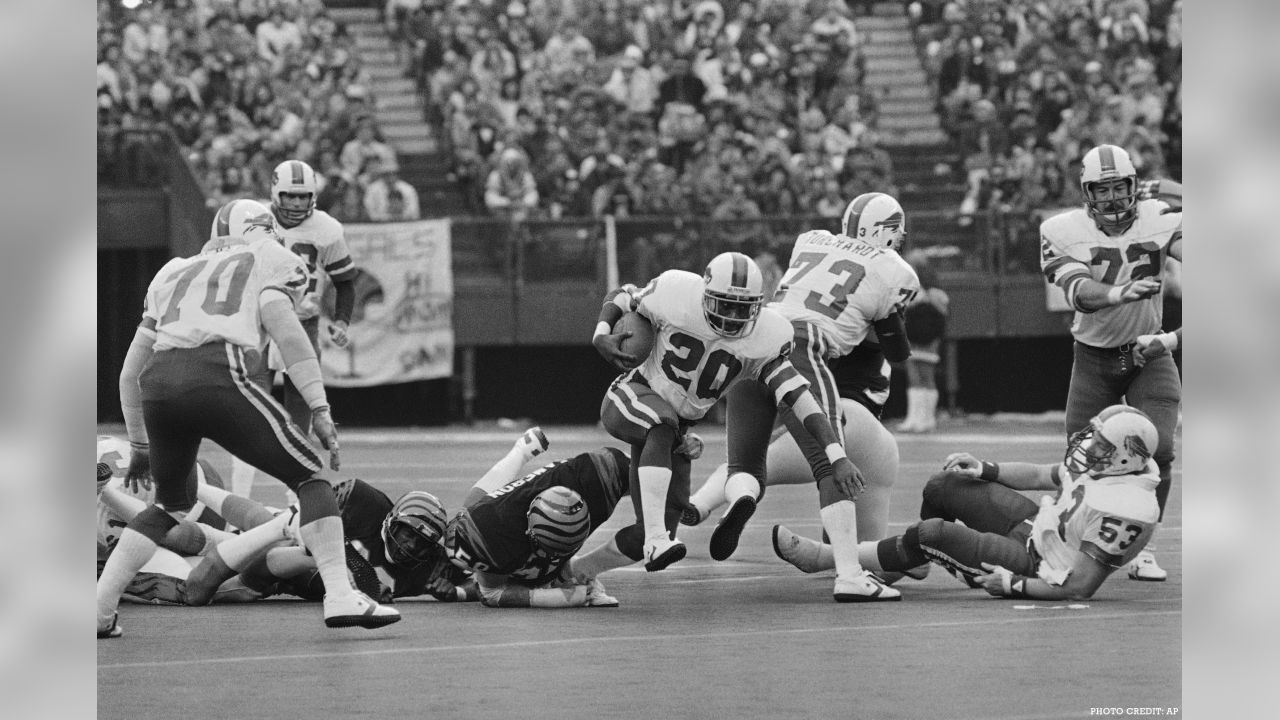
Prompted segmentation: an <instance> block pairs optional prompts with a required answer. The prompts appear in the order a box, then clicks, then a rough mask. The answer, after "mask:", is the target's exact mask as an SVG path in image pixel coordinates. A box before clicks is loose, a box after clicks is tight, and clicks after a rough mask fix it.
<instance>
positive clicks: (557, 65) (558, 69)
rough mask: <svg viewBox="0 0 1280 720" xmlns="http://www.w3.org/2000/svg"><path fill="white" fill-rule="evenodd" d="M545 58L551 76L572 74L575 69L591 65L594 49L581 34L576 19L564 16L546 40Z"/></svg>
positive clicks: (594, 56)
mask: <svg viewBox="0 0 1280 720" xmlns="http://www.w3.org/2000/svg"><path fill="white" fill-rule="evenodd" d="M543 53H544V54H545V55H546V58H547V69H548V72H549V73H550V74H551V75H552V76H553V77H558V76H561V75H572V74H573V73H574V72H575V70H577V69H579V68H581V67H582V66H585V65H591V64H594V63H595V60H596V49H595V46H594V45H592V44H591V41H590V40H588V39H587V37H586V36H585V35H583V34H582V32H581V30H580V28H579V24H578V20H577V19H575V18H573V17H564V18H561V20H560V27H559V29H558V30H557V31H556V34H555V35H553V36H551V39H549V40H547V46H546V48H544V49H543Z"/></svg>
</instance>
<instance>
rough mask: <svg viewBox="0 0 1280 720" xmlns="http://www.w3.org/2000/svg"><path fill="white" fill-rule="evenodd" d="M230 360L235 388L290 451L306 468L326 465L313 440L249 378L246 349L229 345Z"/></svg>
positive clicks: (228, 356)
mask: <svg viewBox="0 0 1280 720" xmlns="http://www.w3.org/2000/svg"><path fill="white" fill-rule="evenodd" d="M227 362H228V364H229V365H230V366H231V377H232V379H233V380H234V381H235V385H236V388H237V389H239V390H240V394H242V395H244V397H245V399H246V400H248V401H249V403H250V404H252V405H253V406H254V407H255V408H257V410H258V412H260V413H262V415H263V417H265V418H266V419H267V423H268V424H269V425H270V426H271V430H272V432H274V433H275V436H276V439H277V440H279V441H280V444H281V445H282V446H284V448H285V449H286V450H288V452H289V454H290V455H292V456H293V458H294V459H295V460H297V461H298V462H299V463H301V464H302V465H303V466H305V467H306V468H308V469H310V470H313V471H318V470H321V469H323V468H324V463H323V462H322V461H321V460H320V456H319V455H318V454H316V452H315V450H313V449H312V448H311V444H310V442H308V441H307V439H306V438H305V437H303V436H302V434H301V433H300V432H299V431H298V430H297V429H296V428H295V427H294V425H293V424H292V423H291V422H290V421H289V417H288V415H286V414H285V411H284V408H282V407H280V405H279V404H278V403H276V401H275V399H274V398H272V397H271V396H270V395H268V394H267V393H266V391H265V390H263V389H262V388H260V387H258V385H257V384H256V383H254V382H253V381H252V380H250V379H249V372H248V370H247V368H246V366H245V362H244V351H243V350H241V349H240V348H239V347H238V346H235V345H231V344H230V343H228V344H227Z"/></svg>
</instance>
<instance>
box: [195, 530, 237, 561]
mask: <svg viewBox="0 0 1280 720" xmlns="http://www.w3.org/2000/svg"><path fill="white" fill-rule="evenodd" d="M196 527H198V528H200V532H202V533H204V549H203V550H201V551H200V554H201V555H204V554H206V553H208V552H209V551H210V550H212V549H214V548H215V547H217V546H218V545H220V544H221V543H224V542H226V541H228V540H231V539H233V538H238V537H240V536H239V535H237V534H235V533H229V532H227V531H226V530H219V529H217V528H212V527H209V526H208V525H205V524H204V523H196Z"/></svg>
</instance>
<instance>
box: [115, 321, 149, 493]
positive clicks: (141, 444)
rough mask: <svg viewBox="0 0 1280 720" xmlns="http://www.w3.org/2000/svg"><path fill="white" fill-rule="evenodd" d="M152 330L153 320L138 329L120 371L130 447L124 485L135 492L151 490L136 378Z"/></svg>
mask: <svg viewBox="0 0 1280 720" xmlns="http://www.w3.org/2000/svg"><path fill="white" fill-rule="evenodd" d="M153 328H154V321H148V320H147V319H144V320H143V323H142V325H139V326H138V330H137V332H135V333H134V335H133V342H131V343H130V344H129V351H128V352H127V353H126V354H125V357H124V367H123V368H121V370H120V409H121V411H123V413H124V426H125V431H126V432H127V433H128V435H129V447H130V448H131V452H130V455H129V469H128V470H127V471H125V476H124V483H125V486H126V487H129V488H131V489H132V490H133V491H135V492H136V491H137V490H138V489H139V487H143V488H150V487H151V457H150V455H149V449H150V446H149V444H148V437H147V426H146V423H145V422H143V419H142V389H141V388H140V387H139V386H138V376H139V375H140V374H141V373H142V368H143V367H144V366H146V364H147V361H148V360H150V359H151V353H152V347H153V346H154V345H155V341H156V334H155V330H154V329H153Z"/></svg>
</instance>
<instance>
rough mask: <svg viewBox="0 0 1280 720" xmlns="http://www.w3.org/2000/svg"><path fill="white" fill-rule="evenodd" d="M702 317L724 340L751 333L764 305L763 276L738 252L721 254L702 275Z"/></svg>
mask: <svg viewBox="0 0 1280 720" xmlns="http://www.w3.org/2000/svg"><path fill="white" fill-rule="evenodd" d="M702 286H703V290H702V314H703V315H704V316H705V317H706V318H707V324H708V325H710V326H711V329H712V330H715V331H716V332H717V333H719V334H720V335H724V336H725V337H744V336H746V335H749V334H751V329H752V328H754V327H755V324H756V318H757V317H759V316H760V308H761V307H763V306H764V275H763V274H762V273H761V272H760V268H759V266H757V265H756V263H755V261H754V260H752V259H751V258H749V257H747V256H746V255H743V254H742V253H739V252H727V253H720V254H719V255H717V256H715V257H714V258H712V259H711V262H709V263H707V269H706V271H705V272H703V273H702Z"/></svg>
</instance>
